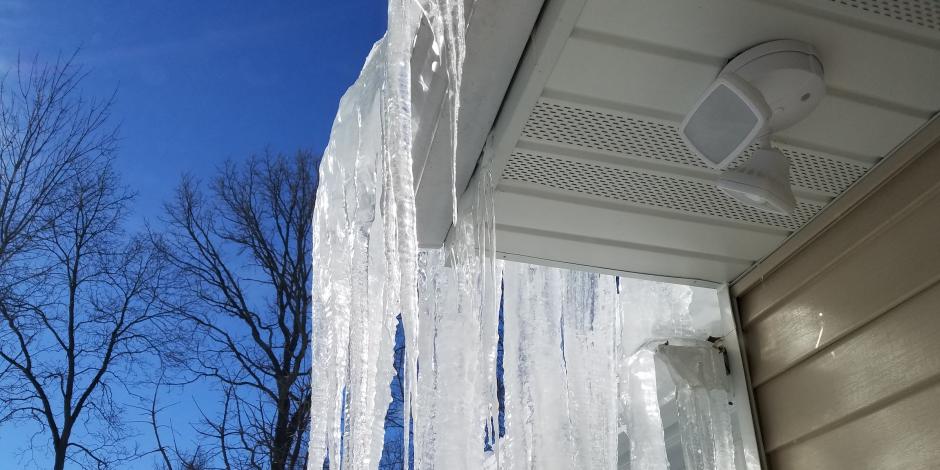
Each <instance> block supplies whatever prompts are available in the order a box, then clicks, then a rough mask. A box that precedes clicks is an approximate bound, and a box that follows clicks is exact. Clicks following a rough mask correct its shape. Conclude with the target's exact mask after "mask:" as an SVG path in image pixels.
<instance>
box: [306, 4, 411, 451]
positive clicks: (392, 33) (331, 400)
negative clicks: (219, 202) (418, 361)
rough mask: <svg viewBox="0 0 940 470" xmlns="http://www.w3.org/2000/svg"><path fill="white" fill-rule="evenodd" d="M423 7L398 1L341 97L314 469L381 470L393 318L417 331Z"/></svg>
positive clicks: (327, 163) (327, 234)
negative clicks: (414, 57) (415, 91)
mask: <svg viewBox="0 0 940 470" xmlns="http://www.w3.org/2000/svg"><path fill="white" fill-rule="evenodd" d="M416 18H417V15H415V14H414V8H413V7H412V6H411V3H410V2H405V1H404V0H402V1H392V2H391V3H390V5H389V32H388V34H387V36H386V37H385V38H383V40H382V41H380V42H379V43H377V44H376V46H375V47H374V48H373V50H372V52H371V53H370V55H369V58H368V59H367V61H366V64H365V67H364V68H363V71H362V73H361V74H360V77H359V79H358V80H357V82H356V83H355V84H354V85H353V86H352V87H350V89H349V91H347V93H346V94H345V95H344V97H343V99H342V100H341V102H340V109H339V111H338V113H337V117H336V119H335V121H334V124H333V130H332V133H331V136H330V143H329V145H328V147H327V150H326V152H325V154H324V158H323V161H322V163H321V166H320V170H321V172H320V187H319V189H318V203H317V206H316V210H315V234H314V260H313V263H314V270H315V271H314V288H313V294H314V312H313V321H312V325H313V335H314V336H313V349H314V352H313V354H314V360H313V366H314V370H313V396H312V400H311V419H312V426H311V434H310V436H311V444H310V450H309V452H310V458H309V461H310V466H311V468H317V469H319V468H320V467H321V466H322V464H323V461H324V459H325V458H327V456H328V457H329V459H330V464H331V466H332V467H333V468H349V469H359V468H363V469H366V468H372V467H374V466H375V465H376V463H377V462H378V459H379V456H380V455H381V449H382V444H383V442H382V436H383V433H382V426H381V424H382V422H383V421H384V413H385V410H386V409H387V406H388V403H389V400H390V394H389V390H388V385H387V384H388V382H389V380H390V378H391V374H392V373H393V371H392V359H391V358H392V356H391V351H392V348H393V344H394V331H395V318H396V316H397V315H398V314H399V313H401V314H402V316H403V317H404V318H407V319H408V320H410V321H409V325H410V326H411V327H414V324H415V321H414V318H415V313H414V312H415V310H416V304H417V302H416V299H415V277H414V276H415V272H416V267H415V258H416V255H417V248H416V247H417V242H416V240H415V222H414V220H415V215H414V188H413V181H412V159H411V139H412V131H411V95H410V90H411V77H410V70H411V68H410V66H411V40H410V38H413V37H414V30H415V20H416Z"/></svg>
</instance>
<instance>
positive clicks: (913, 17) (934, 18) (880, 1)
mask: <svg viewBox="0 0 940 470" xmlns="http://www.w3.org/2000/svg"><path fill="white" fill-rule="evenodd" d="M829 1H831V2H833V3H836V4H839V5H842V6H846V7H851V8H857V9H859V10H862V11H865V12H868V13H872V14H875V15H881V16H886V17H888V18H893V19H896V20H900V21H904V22H906V23H910V24H915V25H917V26H923V27H924V28H930V29H934V30H940V2H938V1H937V0H829Z"/></svg>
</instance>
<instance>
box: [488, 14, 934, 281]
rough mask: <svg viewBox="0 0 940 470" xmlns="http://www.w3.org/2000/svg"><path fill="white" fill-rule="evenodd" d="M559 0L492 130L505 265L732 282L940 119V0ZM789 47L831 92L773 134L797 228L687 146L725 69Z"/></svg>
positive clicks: (492, 160) (546, 17)
mask: <svg viewBox="0 0 940 470" xmlns="http://www.w3.org/2000/svg"><path fill="white" fill-rule="evenodd" d="M564 3H565V2H562V4H559V3H558V1H556V0H552V1H548V2H546V6H545V11H544V12H543V18H542V20H541V21H540V23H539V24H538V25H537V26H536V30H535V32H534V36H533V40H531V41H530V45H529V47H528V49H527V51H526V53H525V56H524V57H523V61H522V65H521V66H520V68H519V70H517V72H516V76H515V79H514V83H513V84H512V86H511V88H510V92H509V94H508V96H507V100H506V102H504V104H503V109H502V111H501V114H500V116H499V118H498V120H497V122H496V125H495V127H494V130H493V140H494V144H493V145H492V149H491V151H490V154H489V155H488V156H487V161H488V162H490V163H491V164H490V165H489V167H490V168H492V169H493V171H494V172H495V176H496V179H497V182H498V185H497V199H496V217H497V239H496V243H497V245H496V248H497V251H499V252H500V253H501V255H502V256H503V257H505V258H509V259H522V260H526V261H532V262H539V263H544V264H558V265H565V266H572V265H574V266H582V267H585V268H588V269H597V270H604V271H606V272H627V273H639V274H644V275H652V276H661V277H666V278H672V279H676V278H679V279H684V280H686V281H687V282H690V283H696V282H698V281H707V282H714V283H724V282H728V281H730V280H732V279H734V278H735V277H737V276H738V275H740V274H741V273H742V272H744V271H745V270H747V269H748V268H749V267H751V266H752V265H753V264H754V263H755V262H757V261H758V260H760V259H762V258H764V257H765V256H767V255H768V254H770V253H771V252H773V251H774V250H775V249H776V248H777V247H779V246H780V244H781V243H782V242H783V241H784V240H785V239H787V237H789V236H790V235H791V234H793V233H794V232H795V231H798V230H799V229H800V228H801V227H803V226H804V225H806V224H807V222H809V221H810V220H811V219H812V218H813V217H814V216H815V215H816V214H818V213H819V212H820V211H821V210H822V209H823V208H825V207H826V206H827V205H828V204H829V203H831V202H832V201H833V200H834V199H836V198H838V197H839V196H840V195H841V194H842V193H843V192H845V191H846V189H848V188H849V187H850V186H852V185H853V184H854V183H855V182H856V181H857V180H858V179H859V178H861V177H862V176H864V175H865V174H866V173H867V172H868V171H869V170H870V169H871V168H872V167H873V166H875V165H876V164H877V163H878V162H879V161H880V160H881V159H882V158H884V157H885V156H887V155H890V153H891V151H892V149H893V148H895V147H896V146H897V145H899V144H900V143H901V142H902V141H904V140H905V139H906V138H907V137H909V136H910V135H911V134H912V133H914V132H916V131H917V129H919V128H920V127H921V126H922V125H923V124H924V123H925V122H926V121H927V120H928V119H929V118H930V117H931V116H932V115H933V114H934V113H935V112H936V111H937V110H938V109H940V86H938V85H937V83H940V25H938V14H940V3H938V2H933V1H926V0H924V1H914V0H906V1H900V0H899V1H880V2H875V1H835V0H833V1H830V2H825V1H823V2H820V1H811V0H805V1H804V0H793V1H789V2H770V1H757V0H716V1H713V2H694V3H693V2H688V1H685V0H660V1H657V2H648V1H645V0H586V1H580V2H579V1H576V2H575V3H576V4H578V3H580V4H583V8H582V7H581V6H580V5H576V6H574V5H572V4H570V3H568V4H564ZM546 12H548V14H546ZM552 12H554V13H552ZM572 12H574V13H572ZM573 15H574V19H573V18H572V16H573ZM780 38H793V39H799V40H803V41H806V42H809V43H811V44H814V45H815V46H816V47H817V49H818V50H819V52H820V56H821V59H822V62H823V64H824V67H825V72H826V81H827V87H828V94H827V97H826V98H824V99H823V101H822V103H820V105H819V107H818V108H817V109H816V110H815V111H814V112H813V114H812V115H811V116H810V117H809V118H807V119H806V120H805V121H804V122H801V123H800V124H797V125H796V126H794V127H792V128H790V129H787V130H785V131H784V132H782V133H779V135H776V136H775V140H774V146H776V147H777V148H779V149H780V150H781V151H783V153H784V154H786V155H787V157H789V159H790V163H791V175H790V176H791V178H790V183H791V186H792V188H793V191H794V194H795V195H796V197H797V201H798V203H797V208H796V210H795V212H794V213H793V214H791V215H789V216H783V215H778V214H773V213H768V212H762V211H760V210H757V209H754V208H751V207H748V206H745V205H742V204H739V203H737V202H736V201H734V200H732V199H730V198H728V197H727V196H725V195H724V194H723V193H722V192H721V191H719V190H718V189H717V188H716V187H715V186H714V182H715V181H716V179H717V178H718V177H719V176H720V172H719V171H716V170H713V169H711V168H709V167H708V166H707V165H705V164H704V162H702V161H701V160H700V159H699V158H698V157H697V156H695V155H694V154H692V152H690V151H689V150H688V149H687V148H686V146H685V144H684V142H683V141H682V139H681V138H680V137H679V134H678V123H679V122H680V121H681V119H682V117H683V116H684V114H685V113H686V112H687V111H688V110H689V109H690V108H691V107H692V105H693V104H694V103H695V101H696V99H697V98H698V96H699V94H700V93H701V92H702V91H703V90H704V89H705V87H707V86H708V85H709V84H710V83H711V81H712V80H713V79H714V77H715V76H716V75H717V73H718V71H719V70H720V68H721V67H722V66H723V65H724V63H725V62H726V61H727V60H728V59H730V58H731V57H733V56H734V55H735V54H736V53H737V52H739V51H741V50H744V49H747V48H748V47H750V46H752V45H755V44H758V43H761V42H764V41H767V40H772V39H780ZM527 64H528V65H527ZM752 151H753V148H752V149H748V150H747V151H746V152H745V153H744V154H743V155H742V156H740V157H738V158H737V159H736V160H735V162H733V163H732V165H731V168H734V167H736V166H738V165H740V164H742V163H743V162H744V161H746V160H747V158H749V156H750V153H751V152H752Z"/></svg>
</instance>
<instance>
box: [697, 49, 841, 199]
mask: <svg viewBox="0 0 940 470" xmlns="http://www.w3.org/2000/svg"><path fill="white" fill-rule="evenodd" d="M825 92H826V85H825V83H824V82H823V68H822V63H821V62H820V61H819V57H818V55H817V54H816V50H815V48H813V46H811V45H809V44H806V43H804V42H800V41H795V40H789V39H783V40H778V41H770V42H766V43H763V44H760V45H758V46H755V47H752V48H750V49H748V50H746V51H744V52H742V53H741V54H739V55H738V56H736V57H735V58H734V59H732V60H731V61H730V62H728V65H726V66H725V68H724V69H722V71H721V73H719V74H718V78H717V79H715V81H714V82H713V83H712V84H711V86H709V87H708V89H707V90H706V91H705V93H704V94H703V95H702V97H701V98H700V99H699V100H698V102H697V103H696V104H695V106H694V107H693V108H692V111H690V112H689V114H688V115H686V117H685V119H684V120H683V121H682V124H681V126H680V128H679V134H680V135H681V136H682V139H683V140H685V142H686V144H687V145H688V147H689V148H690V149H691V150H692V151H693V152H694V153H695V154H697V155H698V156H699V157H701V158H702V159H703V160H704V161H705V162H706V163H708V165H709V166H711V167H713V168H716V169H721V170H724V169H726V168H727V167H728V165H729V164H730V163H731V162H732V161H733V160H734V159H735V158H736V157H737V156H738V155H740V154H741V153H742V152H744V150H745V149H747V148H748V147H749V146H751V145H752V144H754V143H755V142H759V143H760V146H759V147H758V148H757V149H756V150H755V151H754V154H753V156H752V157H751V160H750V161H748V162H746V163H745V164H743V165H741V166H739V167H737V168H735V169H733V170H728V171H726V172H725V173H724V174H723V175H722V177H721V179H720V180H719V182H718V187H719V188H721V189H722V190H723V191H725V192H726V193H728V194H729V195H730V196H732V197H734V198H735V199H736V200H738V201H740V202H742V203H745V204H748V205H751V206H754V207H757V208H759V209H762V210H766V211H771V212H778V213H782V214H789V213H791V212H793V209H794V208H795V207H796V201H795V199H794V197H793V193H792V191H791V190H790V184H789V169H790V165H789V162H788V161H787V157H786V156H785V155H784V154H783V153H781V152H780V151H779V150H777V149H774V148H773V147H772V146H771V145H770V139H771V136H772V134H773V133H774V132H776V131H779V130H782V129H786V128H788V127H790V126H792V125H793V124H796V123H797V122H799V121H800V120H802V119H803V118H805V117H806V116H807V115H808V114H809V113H810V112H811V111H812V110H813V108H815V107H816V105H817V104H819V101H820V100H821V99H822V97H823V95H824V94H825Z"/></svg>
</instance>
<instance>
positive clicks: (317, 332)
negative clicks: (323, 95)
mask: <svg viewBox="0 0 940 470" xmlns="http://www.w3.org/2000/svg"><path fill="white" fill-rule="evenodd" d="M472 5H473V2H472V1H468V2H464V1H462V0H422V1H418V2H414V1H408V0H391V1H390V3H389V10H388V11H389V29H388V33H387V34H386V36H385V37H384V38H383V39H382V40H381V41H379V42H378V43H376V45H375V46H374V47H373V49H372V52H371V53H370V54H369V57H368V59H367V60H366V63H365V65H364V67H363V70H362V72H361V74H360V77H359V79H358V80H357V81H356V83H355V84H354V85H353V86H352V87H350V89H349V90H348V91H347V93H346V94H345V95H344V96H343V98H342V100H341V102H340V107H339V110H338V112H337V115H336V118H335V120H334V123H333V129H332V133H331V136H330V141H329V145H328V147H327V149H326V151H325V153H324V157H323V160H322V162H321V165H320V187H319V190H318V194H317V205H316V210H315V214H314V217H315V233H314V259H313V263H314V280H313V296H314V310H313V313H312V314H313V322H312V325H313V334H314V336H313V338H314V339H313V358H314V359H313V367H314V370H313V395H312V399H311V419H312V422H311V433H310V436H311V439H310V446H309V453H310V459H309V461H310V468H311V469H316V470H320V469H321V468H323V466H324V462H325V461H328V462H329V468H331V469H334V470H335V469H372V468H376V466H377V465H378V463H379V459H380V456H381V452H382V447H383V444H384V442H383V423H384V413H385V412H386V410H387V409H388V404H389V402H390V400H391V395H390V393H389V387H388V384H389V381H390V380H391V377H392V374H393V348H394V335H395V330H396V326H397V317H398V315H401V319H402V324H403V329H404V337H405V356H406V357H405V361H404V368H405V374H404V377H405V380H404V390H405V393H404V405H403V410H405V411H404V413H403V415H404V418H405V426H404V429H406V430H407V429H412V430H413V442H408V438H409V436H410V433H409V432H404V433H403V434H404V436H405V442H404V448H403V449H402V452H403V454H404V455H405V456H406V458H405V459H403V461H404V462H408V461H409V458H408V452H410V451H411V450H412V449H413V452H414V454H413V455H412V456H411V457H413V459H414V468H417V469H444V470H452V469H453V470H460V469H473V470H476V469H483V468H485V469H548V470H551V469H570V468H586V469H633V470H656V469H663V470H665V469H671V470H677V469H689V470H692V469H702V470H705V469H728V468H743V467H742V466H741V465H740V464H739V463H738V461H740V460H742V459H741V457H740V452H738V455H736V454H735V449H736V447H735V446H736V443H735V435H736V433H737V432H738V431H737V430H736V429H734V428H733V425H732V419H731V416H730V410H729V408H728V406H727V404H728V401H729V399H730V398H729V388H728V387H729V385H728V384H729V379H728V377H727V374H726V371H725V366H724V362H723V358H722V356H721V352H720V351H719V350H718V349H717V348H716V347H715V345H714V344H712V343H710V342H707V341H704V340H705V338H707V337H708V336H722V335H723V334H724V333H726V332H722V331H719V330H718V325H719V324H720V322H719V321H718V317H717V315H718V310H717V302H715V305H714V306H712V305H710V304H708V302H705V304H708V305H705V307H708V308H705V307H702V305H704V304H703V301H702V299H703V298H705V297H707V296H708V294H709V292H711V295H713V296H714V292H713V291H708V292H706V291H707V290H705V289H695V288H690V287H686V286H679V285H671V284H663V283H658V282H652V281H644V280H638V279H628V278H617V277H614V276H611V275H602V274H596V273H588V272H581V271H575V270H569V269H560V268H551V267H543V266H535V265H528V264H523V263H515V262H501V261H497V259H496V252H495V246H496V244H497V240H496V239H495V210H497V208H495V207H494V201H493V193H494V185H495V182H494V181H493V176H492V175H491V174H490V173H489V171H488V169H487V168H480V169H478V171H477V173H476V175H475V176H474V179H473V180H472V181H471V188H472V191H468V195H466V196H464V197H463V199H461V200H459V201H458V199H457V188H456V187H454V188H452V191H451V194H450V197H451V198H452V202H453V205H454V211H453V214H454V220H453V227H452V228H451V231H450V233H449V235H448V237H447V241H446V242H445V243H444V245H443V246H442V247H440V248H437V249H432V250H425V251H421V252H419V251H418V248H417V241H416V235H415V234H416V230H415V223H416V222H415V207H414V181H413V176H412V165H413V161H412V139H413V135H414V131H415V129H413V126H414V124H415V122H414V120H413V116H412V110H411V103H412V102H413V100H412V98H413V97H412V96H411V93H412V90H422V89H424V88H422V87H412V83H411V82H412V77H411V67H410V62H411V47H412V45H413V44H414V38H415V34H416V30H417V25H418V22H419V20H420V19H421V18H422V16H424V17H425V18H426V19H427V21H428V24H429V25H430V26H431V28H432V30H433V32H434V36H435V42H436V47H438V48H441V50H443V51H444V53H445V57H446V65H447V70H446V72H447V75H448V87H449V89H448V93H447V99H446V100H445V103H444V104H443V105H444V106H445V110H446V112H447V114H446V115H445V116H448V118H449V119H450V120H451V127H452V128H454V129H456V123H457V120H458V119H459V118H460V113H459V111H460V84H461V75H462V67H463V61H464V56H465V54H466V46H465V36H464V35H465V31H466V21H467V18H468V17H469V16H470V15H469V11H470V10H471V9H472ZM418 92H420V91H418ZM454 134H456V133H454ZM457 145H459V142H457V140H456V137H455V136H452V137H451V147H452V148H451V149H450V150H451V152H450V155H439V156H434V158H451V163H452V165H453V164H454V162H455V161H454V160H453V159H454V158H455V155H456V147H457ZM452 172H453V166H452ZM452 177H453V175H452ZM458 202H459V204H458ZM501 287H502V288H501ZM501 295H502V299H503V301H504V314H503V323H502V325H500V320H499V318H500V316H499V305H500V296H501ZM703 296H704V297H703ZM712 307H714V308H712ZM500 331H502V337H501V338H502V341H503V346H504V356H503V369H504V373H503V376H502V378H501V380H502V384H503V385H504V390H505V396H504V399H503V403H502V405H503V406H504V413H505V415H504V417H505V434H502V433H500V432H499V427H500V426H499V424H498V422H499V409H500V405H501V404H500V402H499V399H498V397H497V387H498V383H497V382H498V381H499V380H500V379H499V378H498V377H497V372H496V369H497V366H496V364H497V352H496V351H497V342H498V341H499V339H500V334H499V332H500ZM484 444H486V445H484ZM736 464H737V467H736V466H735V465H736Z"/></svg>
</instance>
